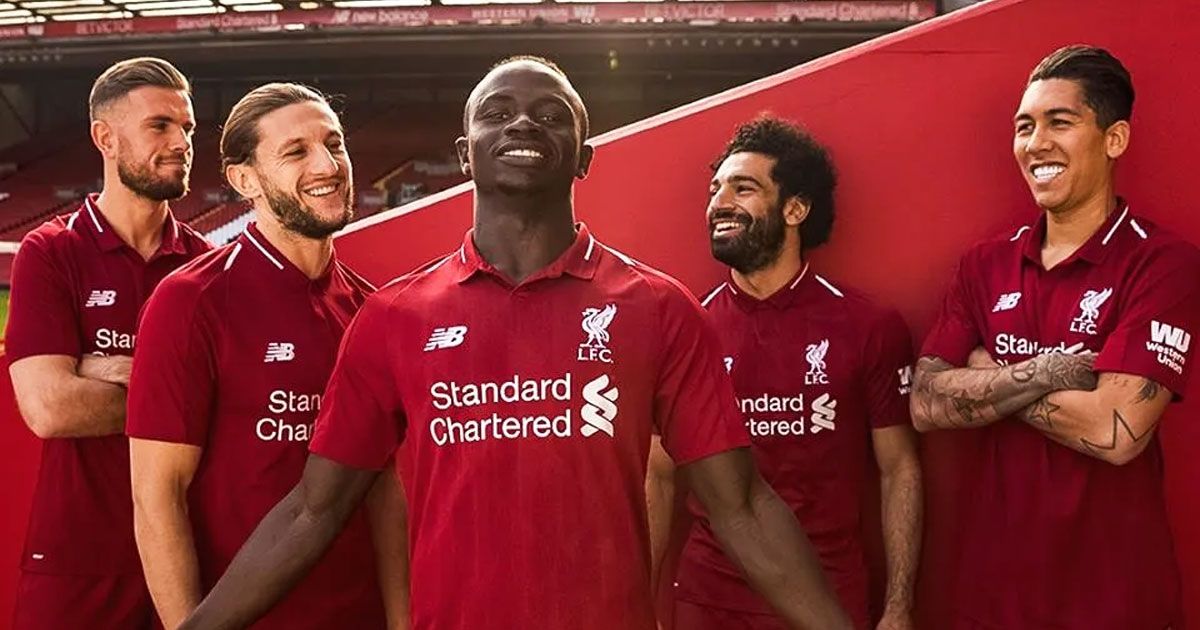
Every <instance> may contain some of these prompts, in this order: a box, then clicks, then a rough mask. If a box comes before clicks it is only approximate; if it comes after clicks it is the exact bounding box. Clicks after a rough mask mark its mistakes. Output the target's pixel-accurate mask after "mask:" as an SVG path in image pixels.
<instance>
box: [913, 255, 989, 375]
mask: <svg viewBox="0 0 1200 630" xmlns="http://www.w3.org/2000/svg"><path fill="white" fill-rule="evenodd" d="M970 276H971V258H970V254H968V255H967V256H964V257H963V259H962V261H960V262H959V264H958V270H957V271H956V272H955V274H954V279H953V280H952V281H951V282H950V287H949V288H948V289H947V290H946V296H945V298H943V300H942V307H941V310H940V311H938V315H937V319H935V320H934V323H933V327H932V328H930V329H929V334H928V335H926V337H925V343H924V344H923V345H922V346H921V356H935V357H939V358H941V359H944V360H945V361H946V362H948V363H950V364H952V365H966V363H967V357H969V356H971V351H972V350H974V349H975V348H978V347H979V346H980V345H982V338H981V337H980V335H979V327H978V326H977V325H976V322H975V317H974V315H973V313H974V312H975V300H974V298H973V297H972V293H971V284H970V282H971V277H970Z"/></svg>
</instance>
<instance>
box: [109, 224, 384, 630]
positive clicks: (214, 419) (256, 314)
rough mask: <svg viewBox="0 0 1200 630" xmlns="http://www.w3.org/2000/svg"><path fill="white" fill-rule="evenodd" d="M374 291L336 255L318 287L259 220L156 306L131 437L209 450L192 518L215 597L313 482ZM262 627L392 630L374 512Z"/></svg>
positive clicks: (138, 369)
mask: <svg viewBox="0 0 1200 630" xmlns="http://www.w3.org/2000/svg"><path fill="white" fill-rule="evenodd" d="M372 290H373V289H372V287H371V286H370V285H369V284H368V283H367V282H366V281H365V280H363V279H362V278H361V277H359V276H358V275H356V274H355V273H354V272H353V271H351V270H350V269H349V268H347V267H346V266H345V265H343V264H342V263H341V262H339V261H338V260H337V259H336V257H335V258H334V259H333V260H331V261H330V263H329V267H328V269H327V270H326V272H325V273H324V274H323V275H322V276H320V277H318V278H316V279H311V280H310V279H309V278H308V277H307V276H306V275H304V273H303V272H301V271H300V270H299V269H297V268H296V267H295V266H293V265H292V264H291V262H289V261H288V259H287V258H286V257H285V256H283V255H282V254H281V253H280V252H279V251H278V250H276V249H275V248H274V247H273V246H272V245H271V244H270V242H269V241H267V239H266V238H264V237H263V236H262V234H261V233H260V232H259V231H258V230H257V229H256V227H255V226H253V225H252V226H250V227H249V228H247V230H246V232H244V233H243V234H242V235H241V236H239V237H238V238H237V239H236V240H235V241H234V242H233V243H231V244H229V245H226V246H224V247H221V248H219V249H217V250H215V251H213V252H211V253H210V254H207V255H205V256H202V257H200V258H198V259H197V260H195V261H193V262H192V263H190V264H188V265H186V266H184V267H183V268H181V269H180V270H179V271H178V272H176V273H175V274H173V275H172V276H171V277H169V278H167V279H166V280H165V281H164V282H163V283H162V285H161V286H160V287H159V289H158V291H156V292H155V294H154V296H153V297H152V298H151V299H150V301H149V302H148V303H147V305H146V309H145V312H144V313H143V316H142V322H141V332H140V334H141V340H142V343H141V344H140V345H139V347H138V351H137V354H136V355H135V359H134V371H133V377H132V378H131V381H130V387H129V419H128V424H127V431H128V434H129V435H130V436H131V437H135V438H139V439H148V440H159V441H164V442H179V443H185V444H194V445H196V446H200V447H202V448H203V454H202V456H201V459H200V464H199V467H198V468H197V470H196V474H195V476H194V478H193V480H192V484H191V487H190V488H189V499H190V501H189V504H190V512H189V514H190V517H191V519H192V526H193V536H194V539H195V546H196V553H197V557H198V560H199V562H200V572H201V579H202V582H203V585H204V588H205V590H207V589H209V588H211V587H212V586H213V585H214V584H215V583H216V581H217V579H218V578H220V577H221V575H222V574H223V573H224V572H225V569H226V567H228V565H229V563H230V562H231V561H232V559H233V556H234V555H235V554H236V553H237V551H238V550H239V549H240V548H241V546H242V544H243V543H244V542H245V541H246V539H247V538H248V537H249V536H250V534H251V533H252V532H253V531H254V529H255V527H257V526H258V523H259V521H260V520H261V519H262V517H263V516H265V515H266V513H267V512H268V511H270V510H271V508H273V507H275V505H276V504H277V503H278V502H279V501H280V500H281V499H282V498H283V497H284V496H285V495H286V494H287V493H288V492H289V491H291V489H292V487H293V486H295V484H296V482H297V481H298V480H299V479H300V475H301V472H302V471H303V468H304V463H305V461H306V459H307V456H308V449H307V444H308V439H309V437H310V435H311V432H312V424H313V421H314V420H315V419H316V417H317V413H318V411H319V410H320V407H321V394H322V392H323V390H324V388H325V384H326V382H327V380H328V376H329V373H330V371H331V370H332V369H333V362H334V358H335V356H336V353H337V346H338V343H339V342H340V341H341V337H342V333H343V332H344V331H345V328H346V326H347V325H348V324H349V322H350V319H351V318H352V317H353V315H354V313H355V312H356V311H357V310H358V308H359V306H361V305H362V303H363V301H364V300H365V299H366V296H367V295H368V294H369V293H370V292H371V291H372ZM254 627H255V628H256V629H259V630H266V629H269V628H280V629H283V628H288V629H295V628H312V629H313V630H317V629H319V628H332V627H355V628H359V627H362V628H375V627H382V602H381V600H380V596H379V588H378V585H377V582H376V572H375V560H374V554H373V548H372V545H371V540H370V531H369V529H368V527H367V523H366V521H365V518H364V516H363V515H362V514H361V513H360V514H358V515H357V516H356V517H354V518H353V520H352V521H351V523H350V525H349V526H348V527H347V528H346V530H344V531H343V533H342V535H341V536H340V537H339V539H338V540H337V541H336V542H335V544H334V546H333V548H332V549H330V551H329V552H328V553H326V555H325V556H324V558H323V559H322V561H321V562H320V563H319V564H318V565H317V567H316V568H314V569H313V571H312V572H311V573H310V574H309V575H308V577H307V578H306V579H305V580H304V581H303V582H301V584H300V585H299V586H298V587H297V588H296V589H295V590H293V591H292V592H291V594H290V595H289V596H288V597H287V598H286V599H284V601H282V602H281V603H280V604H278V605H277V606H276V607H275V608H274V609H272V611H271V612H270V613H268V614H267V615H266V616H265V617H264V618H263V619H261V620H260V621H259V622H258V623H257V624H255V626H254Z"/></svg>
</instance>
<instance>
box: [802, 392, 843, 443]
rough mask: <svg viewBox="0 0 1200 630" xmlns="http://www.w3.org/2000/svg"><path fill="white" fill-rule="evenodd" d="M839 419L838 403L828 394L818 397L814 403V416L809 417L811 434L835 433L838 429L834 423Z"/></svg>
mask: <svg viewBox="0 0 1200 630" xmlns="http://www.w3.org/2000/svg"><path fill="white" fill-rule="evenodd" d="M836 417H837V401H836V400H833V399H832V398H830V397H829V393H828V392H826V393H824V394H821V395H820V396H817V398H816V399H815V400H813V402H812V415H811V416H809V418H808V421H809V425H810V427H809V429H808V432H809V433H820V432H821V431H822V430H825V429H827V430H829V431H833V430H834V429H836V428H837V427H836V426H834V424H833V421H834V419H835V418H836Z"/></svg>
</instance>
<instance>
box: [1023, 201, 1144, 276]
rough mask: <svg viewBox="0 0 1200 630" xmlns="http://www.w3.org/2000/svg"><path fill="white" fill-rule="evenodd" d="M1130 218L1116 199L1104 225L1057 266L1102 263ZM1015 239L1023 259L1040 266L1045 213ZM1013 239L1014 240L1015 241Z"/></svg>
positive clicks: (1126, 207)
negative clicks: (1018, 243)
mask: <svg viewBox="0 0 1200 630" xmlns="http://www.w3.org/2000/svg"><path fill="white" fill-rule="evenodd" d="M1131 220H1132V217H1130V216H1129V204H1127V203H1125V200H1124V199H1121V198H1120V197H1118V198H1117V209H1116V210H1114V211H1112V212H1111V213H1109V215H1108V218H1106V219H1105V220H1104V224H1103V225H1101V226H1100V229H1098V230H1096V233H1095V234H1092V236H1091V237H1090V238H1088V240H1087V241H1086V242H1084V244H1083V245H1082V246H1080V248H1079V249H1077V250H1075V253H1073V254H1071V255H1070V256H1069V257H1067V259H1066V260H1064V261H1062V262H1061V263H1059V265H1063V264H1070V263H1072V262H1075V261H1076V260H1086V261H1087V262H1089V263H1092V264H1094V265H1096V264H1100V263H1101V262H1103V261H1104V258H1105V256H1107V255H1108V252H1109V251H1110V250H1111V249H1112V247H1111V245H1112V244H1113V241H1115V240H1117V239H1118V238H1120V234H1119V232H1120V228H1121V227H1122V226H1123V225H1125V224H1126V223H1129V222H1130V221H1131ZM1016 239H1021V241H1022V242H1021V253H1022V254H1023V255H1024V256H1025V258H1027V259H1029V260H1030V261H1031V262H1033V263H1036V264H1037V265H1038V266H1041V264H1042V243H1044V242H1045V240H1046V213H1045V212H1043V213H1042V216H1041V217H1039V218H1038V220H1037V223H1035V224H1034V225H1033V227H1031V228H1030V229H1027V230H1024V231H1023V233H1021V234H1019V235H1018V236H1017V237H1016ZM1016 239H1014V240H1016Z"/></svg>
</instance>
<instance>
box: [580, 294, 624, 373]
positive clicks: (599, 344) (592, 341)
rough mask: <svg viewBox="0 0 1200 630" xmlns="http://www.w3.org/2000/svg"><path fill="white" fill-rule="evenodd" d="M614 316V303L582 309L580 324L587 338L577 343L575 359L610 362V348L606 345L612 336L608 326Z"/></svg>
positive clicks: (615, 312)
mask: <svg viewBox="0 0 1200 630" xmlns="http://www.w3.org/2000/svg"><path fill="white" fill-rule="evenodd" d="M616 316H617V305H616V304H609V305H607V306H605V307H604V308H585V309H583V321H582V322H581V323H580V326H581V327H582V328H583V332H585V333H587V339H586V340H584V342H583V343H581V344H579V350H578V352H577V353H576V355H575V358H576V359H579V360H580V361H600V362H602V363H612V350H610V349H609V347H608V342H609V341H610V340H611V339H612V336H611V335H609V334H608V327H609V325H611V324H612V321H613V318H614V317H616Z"/></svg>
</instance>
